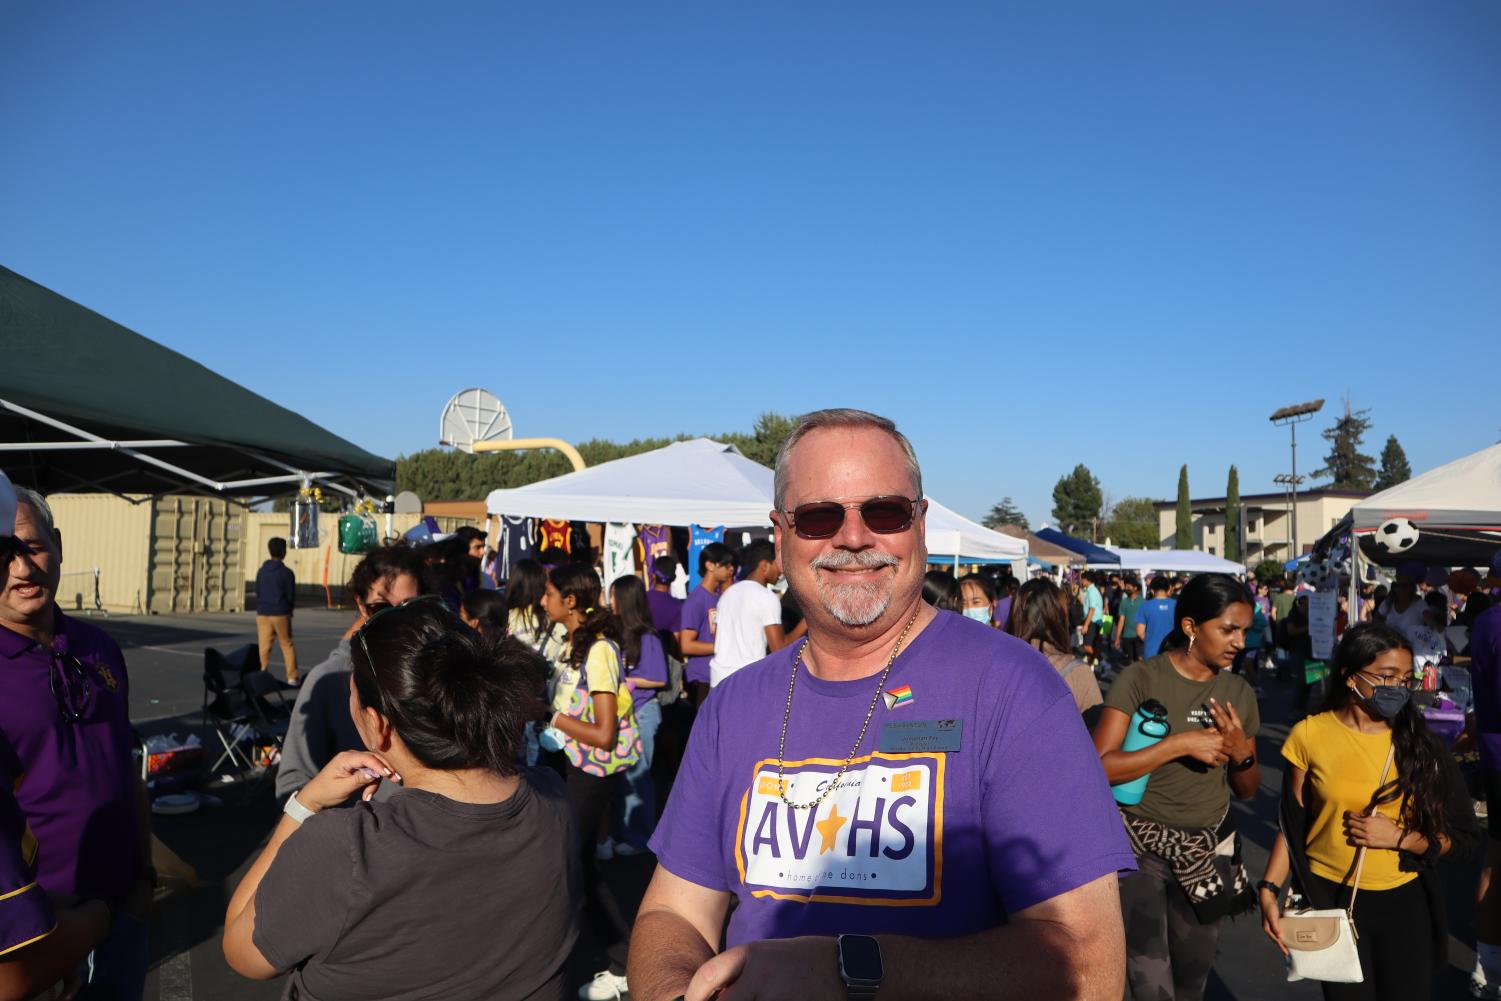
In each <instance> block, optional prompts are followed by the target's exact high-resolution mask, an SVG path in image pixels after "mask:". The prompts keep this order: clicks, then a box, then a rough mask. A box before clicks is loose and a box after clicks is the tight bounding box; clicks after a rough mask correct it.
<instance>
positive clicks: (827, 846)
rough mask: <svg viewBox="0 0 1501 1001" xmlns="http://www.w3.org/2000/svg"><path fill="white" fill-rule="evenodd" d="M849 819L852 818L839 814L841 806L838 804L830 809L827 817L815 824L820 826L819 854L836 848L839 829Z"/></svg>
mask: <svg viewBox="0 0 1501 1001" xmlns="http://www.w3.org/2000/svg"><path fill="white" fill-rule="evenodd" d="M849 819H850V818H848V817H841V816H839V807H838V805H837V804H836V805H835V806H834V808H833V809H831V810H830V811H829V815H828V816H827V817H825V818H824V819H822V820H820V821H819V822H818V823H816V824H814V825H813V826H814V827H817V828H818V837H819V839H820V840H819V842H818V854H820V855H822V854H823V853H824V852H831V851H833V850H834V842H835V841H836V840H838V838H839V829H840V828H841V827H843V826H844V825H845V822H846V821H848V820H849Z"/></svg>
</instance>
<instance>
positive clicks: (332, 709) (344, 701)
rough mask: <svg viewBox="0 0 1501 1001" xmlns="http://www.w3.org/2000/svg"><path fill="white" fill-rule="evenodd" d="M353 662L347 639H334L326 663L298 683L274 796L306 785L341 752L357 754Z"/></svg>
mask: <svg viewBox="0 0 1501 1001" xmlns="http://www.w3.org/2000/svg"><path fill="white" fill-rule="evenodd" d="M353 672H354V661H353V659H352V658H351V654H350V652H349V640H347V639H341V640H339V645H338V646H336V647H334V649H333V652H331V653H330V654H329V655H328V659H327V660H325V661H323V663H321V664H319V665H318V666H317V667H315V668H313V669H312V670H311V671H310V672H308V674H307V675H305V676H304V677H303V679H302V688H301V689H299V690H298V692H297V702H296V704H295V705H293V706H292V719H291V722H290V723H288V725H287V736H286V739H285V740H283V741H282V749H281V765H280V766H279V767H278V768H277V770H276V795H277V797H278V798H283V799H284V798H286V797H287V796H290V795H292V794H293V793H294V792H296V791H297V790H298V789H301V788H302V787H303V786H305V785H307V784H308V782H310V781H311V780H312V778H313V776H314V775H317V774H318V773H319V772H321V771H322V770H323V766H324V765H326V764H328V763H329V762H330V761H332V760H333V757H334V755H336V754H338V753H339V752H340V751H362V750H364V749H365V743H364V741H362V740H360V733H359V731H358V730H356V729H355V728H354V720H352V719H350V717H349V678H350V675H351V674H352V673H353Z"/></svg>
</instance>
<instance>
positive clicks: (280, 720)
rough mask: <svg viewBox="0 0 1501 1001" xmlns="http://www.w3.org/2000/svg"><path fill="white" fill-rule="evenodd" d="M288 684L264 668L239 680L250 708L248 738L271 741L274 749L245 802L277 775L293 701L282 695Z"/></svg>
mask: <svg viewBox="0 0 1501 1001" xmlns="http://www.w3.org/2000/svg"><path fill="white" fill-rule="evenodd" d="M290 687H291V686H289V685H285V684H283V683H282V682H280V681H277V680H276V679H275V678H273V677H272V676H271V675H269V674H267V673H266V672H265V671H251V672H250V673H249V674H247V675H245V677H244V678H243V679H241V681H240V688H241V691H243V692H244V694H245V701H246V703H247V704H248V705H249V707H250V714H251V725H250V730H251V733H250V735H249V736H250V739H251V740H252V741H254V742H255V743H257V744H271V745H273V746H274V748H275V750H274V753H273V754H272V755H271V761H270V763H268V764H267V765H266V767H265V769H264V770H262V772H261V775H260V778H259V779H257V780H256V783H255V786H254V787H253V788H252V789H251V790H250V791H249V792H248V793H246V794H245V798H246V800H247V801H248V800H251V799H254V798H255V795H256V794H257V793H258V792H260V789H261V787H262V786H263V785H265V784H266V783H268V782H269V781H271V779H272V777H273V776H275V775H276V770H277V767H278V765H279V763H280V761H281V754H282V748H283V746H284V745H285V743H286V739H287V727H289V726H290V725H291V723H292V703H289V702H288V701H287V699H286V695H285V692H286V691H287V689H288V688H290ZM292 690H293V691H295V690H296V689H292Z"/></svg>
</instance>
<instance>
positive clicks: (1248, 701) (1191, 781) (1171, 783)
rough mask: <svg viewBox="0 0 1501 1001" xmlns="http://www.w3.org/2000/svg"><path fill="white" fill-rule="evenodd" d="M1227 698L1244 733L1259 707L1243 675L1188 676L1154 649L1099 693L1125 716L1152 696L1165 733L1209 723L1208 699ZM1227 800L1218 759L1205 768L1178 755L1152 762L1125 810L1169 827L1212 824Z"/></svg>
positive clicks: (1256, 721) (1256, 720)
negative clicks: (1136, 799) (1164, 714)
mask: <svg viewBox="0 0 1501 1001" xmlns="http://www.w3.org/2000/svg"><path fill="white" fill-rule="evenodd" d="M1211 696H1212V697H1213V698H1214V700H1215V701H1216V702H1218V703H1219V704H1220V705H1224V704H1225V703H1227V702H1228V703H1230V704H1231V705H1233V706H1234V707H1235V712H1236V713H1237V714H1238V715H1239V716H1240V722H1241V726H1242V727H1244V728H1245V731H1246V736H1247V737H1255V736H1256V734H1257V733H1258V732H1260V730H1261V709H1260V707H1259V706H1258V705H1257V704H1256V692H1255V691H1254V690H1252V688H1251V686H1250V685H1248V684H1246V681H1245V679H1244V678H1242V677H1240V675H1238V674H1231V673H1230V672H1229V671H1220V672H1219V673H1218V674H1216V675H1215V676H1214V677H1213V678H1211V679H1209V680H1208V681H1190V680H1189V679H1187V678H1185V677H1183V675H1181V674H1179V673H1178V671H1177V669H1176V668H1174V667H1173V662H1172V661H1171V660H1169V659H1168V655H1167V654H1165V653H1163V654H1158V655H1157V656H1156V657H1149V658H1148V659H1146V660H1143V661H1141V662H1139V663H1136V664H1132V665H1131V666H1130V667H1128V668H1126V669H1125V670H1124V671H1122V672H1121V675H1120V677H1118V678H1116V679H1115V683H1114V684H1113V685H1111V686H1110V691H1109V692H1108V693H1107V694H1106V695H1105V705H1106V707H1107V708H1110V709H1119V710H1120V711H1121V712H1123V713H1125V714H1126V715H1127V716H1132V715H1134V714H1135V713H1136V707H1137V706H1139V705H1141V704H1142V703H1143V702H1145V701H1146V700H1147V699H1156V700H1157V701H1158V702H1161V703H1162V704H1163V705H1164V706H1165V707H1167V711H1168V724H1169V725H1170V726H1171V727H1172V729H1171V730H1170V731H1169V732H1170V733H1189V732H1191V731H1193V730H1202V729H1204V728H1205V727H1206V726H1210V725H1212V723H1211V717H1210V715H1209V711H1208V708H1207V707H1208V705H1209V699H1210V697H1211ZM1229 805H1230V786H1229V782H1228V780H1227V778H1226V768H1225V766H1224V765H1221V766H1219V767H1218V768H1211V767H1210V766H1209V765H1206V764H1204V763H1203V762H1202V761H1198V760H1195V759H1194V758H1178V759H1176V760H1174V761H1169V762H1168V763H1167V764H1165V765H1160V766H1158V767H1157V768H1156V769H1155V770H1154V771H1153V772H1152V777H1151V778H1149V779H1147V791H1146V792H1145V793H1144V794H1143V795H1142V797H1141V802H1140V803H1138V804H1137V805H1135V806H1128V807H1126V810H1127V811H1128V812H1130V813H1134V814H1136V815H1137V816H1141V817H1146V818H1147V819H1148V820H1155V821H1157V822H1158V823H1159V824H1167V825H1168V826H1169V827H1179V828H1186V829H1192V828H1198V827H1213V826H1214V825H1215V824H1217V823H1219V820H1220V818H1221V817H1223V816H1224V815H1225V809H1226V808H1227V807H1228V806H1229Z"/></svg>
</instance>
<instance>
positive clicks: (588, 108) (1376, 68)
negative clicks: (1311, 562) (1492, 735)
mask: <svg viewBox="0 0 1501 1001" xmlns="http://www.w3.org/2000/svg"><path fill="white" fill-rule="evenodd" d="M1498 51H1501V5H1498V4H1496V3H1493V2H1480V0H1476V2H1457V3H1449V4H1421V5H1419V4H1390V3H1381V4H1377V3H1357V4H1350V3H1319V4H1307V3H1290V2H1289V3H1258V4H1241V5H1229V4H1198V3H1179V4H1167V3H1160V4H1145V5H1144V4H1130V5H1126V4H1119V3H1104V4H1098V5H1077V4H1027V5H1014V6H1013V7H1011V8H1009V9H1008V8H1005V7H1002V5H996V4H975V5H957V4H946V5H932V4H925V5H914V4H910V3H900V4H897V3H875V2H862V3H858V4H857V3H822V4H760V5H736V6H732V5H724V4H718V5H706V4H681V5H656V4H652V5H648V4H632V5H622V4H553V5H541V4H526V5H523V4H506V5H501V4H490V3H486V4H457V3H448V4H442V5H421V6H419V5H414V4H395V3H362V4H358V5H355V4H323V5H305V4H302V5H291V4H281V3H259V4H253V5H252V4H238V5H230V4H212V5H205V4H187V3H179V4H169V3H161V4H152V5H120V4H102V3H69V4H55V3H39V2H37V3H33V2H23V3H11V4H7V5H5V8H4V10H3V11H0V136H4V137H5V138H4V153H3V155H0V263H3V264H5V265H6V266H8V267H10V268H12V269H14V270H16V271H19V272H21V273H22V274H24V275H26V276H28V277H30V278H32V279H34V280H36V281H39V282H41V283H42V284H45V285H47V286H49V287H51V288H53V289H56V290H57V291H59V292H62V293H63V294H65V295H68V296H70V297H71V298H74V299H76V300H78V301H80V302H82V303H84V304H85V305H87V306H89V307H91V308H93V309H96V310H98V311H99V312H101V313H103V314H105V315H106V316H109V317H111V318H113V319H115V320H118V321H119V322H121V323H124V324H126V325H127V326H130V327H132V328H133V329H135V330H137V331H139V332H141V333H143V334H145V335H147V336H148V337H151V338H154V339H156V340H158V341H160V342H162V343H164V344H167V345H169V346H171V347H173V348H175V349H177V350H179V351H182V352H184V353H186V354H188V355H189V356H191V357H193V358H195V359H197V360H199V361H201V362H203V363H205V364H207V365H209V366H210V367H212V368H214V369H216V370H218V371H220V372H222V373H224V374H225V375H228V376H230V377H231V378H234V379H236V380H237V381H239V382H241V383H243V384H244V385H246V386H248V387H250V388H251V389H254V390H256V391H258V392H260V393H263V394H265V395H266V396H268V397H270V398H272V399H274V400H276V401H277V402H279V403H282V404H284V405H286V406H289V407H291V408H293V409H297V410H299V411H301V412H303V413H305V414H307V415H308V416H309V417H311V418H312V419H314V420H316V421H319V422H320V423H322V424H324V425H325V426H327V427H329V428H330V429H332V430H334V431H336V432H338V433H340V434H342V435H344V436H346V437H348V438H350V439H352V440H354V441H356V442H358V443H359V444H361V445H363V446H365V447H367V448H369V449H371V450H373V451H377V452H380V453H382V454H388V455H395V454H397V453H400V452H409V451H413V450H416V449H419V448H424V447H427V446H429V445H432V444H433V443H434V441H435V439H436V435H437V419H438V413H439V410H440V408H441V406H442V404H443V402H444V401H445V400H446V399H447V398H448V397H449V396H450V395H451V394H452V393H453V392H455V391H457V390H459V389H461V388H464V387H466V386H470V385H481V386H485V387H488V388H489V389H491V390H493V391H494V392H496V393H497V394H498V395H499V396H500V397H501V398H502V399H503V400H505V402H506V403H507V405H508V406H509V407H510V409H511V411H512V414H513V417H514V420H515V424H516V428H517V433H518V434H525V435H558V436H562V437H565V438H570V439H575V440H578V439H585V438H590V437H595V436H600V437H610V438H617V439H627V438H632V437H636V436H645V435H667V434H673V433H677V432H680V431H689V432H714V431H720V430H731V429H748V428H749V427H750V426H751V424H752V422H753V421H754V419H755V417H756V415H757V414H758V413H760V412H761V411H764V410H777V411H782V412H799V411H803V410H808V409H813V408H815V407H820V406H830V405H855V406H864V407H868V408H870V409H873V410H877V411H880V412H882V413H885V414H888V415H890V416H892V417H893V418H895V419H896V420H897V421H898V422H899V423H900V424H901V425H902V427H903V428H904V429H905V430H906V431H907V432H908V433H909V434H910V436H911V437H912V438H913V440H914V442H915V444H916V446H917V448H918V452H919V456H920V457H921V458H922V460H923V463H924V470H925V474H926V479H927V483H928V486H929V490H930V492H931V493H932V494H933V495H934V496H937V497H939V498H940V499H942V500H943V501H944V502H945V503H947V504H949V505H950V506H951V507H955V508H957V509H958V510H960V511H961V512H963V513H966V514H969V515H971V516H976V517H978V516H980V515H982V514H983V513H984V512H985V511H986V510H987V509H988V508H989V506H990V504H991V503H992V502H993V501H995V500H997V499H999V498H1000V497H1001V496H1003V495H1011V496H1013V497H1015V498H1016V500H1017V501H1018V502H1019V503H1020V504H1021V505H1022V507H1023V509H1024V510H1025V511H1026V512H1027V514H1028V515H1029V516H1030V517H1031V519H1032V521H1033V523H1034V525H1035V524H1037V523H1039V522H1041V521H1043V520H1044V519H1046V518H1048V516H1049V508H1050V507H1051V490H1052V486H1053V483H1054V482H1055V481H1056V480H1057V478H1058V477H1059V476H1061V475H1062V474H1064V473H1066V472H1067V471H1068V470H1070V469H1072V467H1073V466H1074V464H1075V463H1077V462H1083V463H1085V464H1086V465H1088V466H1089V467H1090V468H1091V469H1092V470H1093V471H1094V472H1095V473H1096V475H1097V476H1099V478H1100V479H1101V481H1102V482H1103V484H1104V486H1105V488H1106V490H1107V491H1108V492H1109V493H1110V494H1111V495H1112V496H1114V497H1116V498H1119V497H1123V496H1127V495H1143V494H1144V495H1154V496H1159V497H1168V496H1170V495H1172V493H1173V491H1174V490H1175V489H1176V482H1177V471H1178V467H1179V465H1180V464H1181V463H1184V462H1186V463H1188V465H1189V469H1190V477H1191V482H1192V485H1193V488H1194V493H1195V494H1196V495H1209V494H1220V493H1222V492H1223V490H1224V484H1225V475H1226V471H1227V469H1228V467H1229V465H1230V464H1231V463H1236V464H1238V466H1239V468H1240V472H1241V485H1242V490H1243V491H1244V492H1247V493H1250V492H1257V491H1260V490H1271V489H1273V487H1272V484H1271V478H1272V476H1274V475H1276V474H1277V473H1279V472H1283V471H1285V469H1286V465H1287V434H1286V432H1285V431H1282V430H1278V429H1275V428H1273V427H1272V426H1271V425H1270V424H1269V423H1268V422H1267V419H1266V418H1267V416H1268V415H1269V414H1270V413H1271V411H1272V410H1273V409H1275V408H1277V407H1279V406H1282V405H1284V404H1288V403H1295V402H1300V401H1302V400H1305V399H1309V398H1313V397H1320V396H1322V397H1326V398H1328V399H1329V401H1330V406H1331V407H1335V408H1337V407H1338V406H1339V400H1340V398H1341V396H1342V395H1344V394H1346V393H1348V394H1349V396H1350V398H1351V399H1352V401H1353V402H1354V404H1355V405H1356V406H1358V407H1370V408H1371V409H1372V418H1373V420H1374V422H1375V428H1374V430H1373V432H1372V434H1371V436H1370V437H1369V438H1368V440H1367V451H1370V452H1372V453H1373V454H1375V453H1378V452H1379V450H1380V447H1381V444H1382V443H1383V442H1384V440H1385V438H1386V435H1387V434H1389V433H1395V434H1397V435H1398V437H1399V438H1400V439H1401V441H1402V443H1403V444H1404V446H1405V447H1406V449H1407V452H1408V455H1409V457H1410V459H1411V461H1412V464H1413V467H1414V468H1415V469H1417V470H1421V469H1424V468H1427V467H1430V466H1433V465H1436V464H1438V463H1441V462H1445V461H1448V460H1449V459H1452V458H1454V457H1457V456H1459V455H1461V454H1464V453H1466V452H1470V451H1473V450H1475V449H1478V448H1481V447H1483V446H1486V445H1489V444H1491V443H1493V442H1494V441H1496V439H1497V437H1498V436H1501V413H1498V409H1497V407H1496V404H1495V401H1496V392H1495V387H1496V367H1495V360H1496V357H1497V355H1496V343H1497V332H1498V327H1501V325H1498V319H1501V280H1498V275H1501V184H1497V178H1498V177H1501V60H1497V59H1496V53H1497V52H1498ZM1326 424H1327V421H1325V420H1324V419H1323V418H1322V417H1321V418H1320V419H1318V420H1316V421H1315V423H1314V424H1313V425H1312V427H1311V429H1310V433H1309V434H1307V435H1306V436H1300V438H1301V439H1302V441H1306V442H1307V443H1308V446H1309V447H1307V448H1300V450H1299V451H1300V467H1301V468H1303V469H1309V468H1312V467H1313V466H1314V465H1316V463H1315V462H1313V461H1312V460H1314V459H1315V458H1316V455H1317V453H1318V452H1319V448H1318V446H1320V445H1322V444H1323V443H1322V442H1321V441H1318V440H1317V439H1316V437H1315V435H1314V434H1313V433H1311V432H1312V430H1316V429H1318V428H1321V427H1323V426H1325V425H1326Z"/></svg>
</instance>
